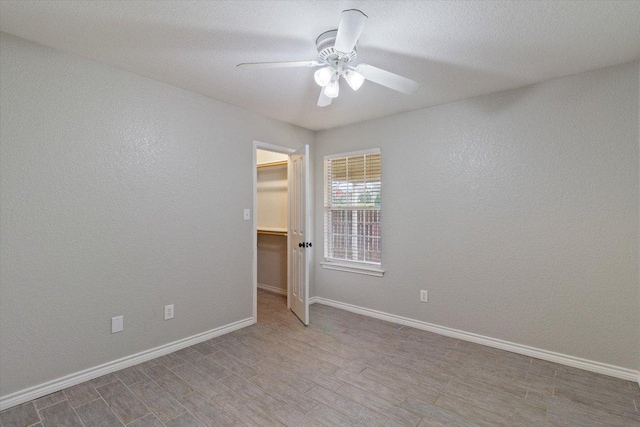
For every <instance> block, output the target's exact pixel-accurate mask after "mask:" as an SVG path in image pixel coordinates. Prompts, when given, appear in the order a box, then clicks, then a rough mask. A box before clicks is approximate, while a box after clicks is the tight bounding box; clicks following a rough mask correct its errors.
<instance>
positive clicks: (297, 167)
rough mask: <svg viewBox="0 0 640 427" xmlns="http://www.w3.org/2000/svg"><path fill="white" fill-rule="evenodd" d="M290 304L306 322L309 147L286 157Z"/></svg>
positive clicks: (307, 300)
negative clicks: (287, 171)
mask: <svg viewBox="0 0 640 427" xmlns="http://www.w3.org/2000/svg"><path fill="white" fill-rule="evenodd" d="M288 177H289V230H288V232H287V235H288V236H289V262H288V263H287V265H288V272H289V293H288V295H289V306H290V307H291V311H293V312H294V313H295V315H296V316H298V318H299V319H300V320H301V321H302V323H304V324H305V325H308V324H309V262H310V261H311V248H312V243H311V242H310V241H309V228H310V226H311V222H310V221H309V216H310V215H311V212H310V211H311V209H310V200H309V197H310V192H309V146H308V145H305V146H304V148H303V149H300V150H298V151H296V152H295V153H292V154H291V155H290V157H289V173H288Z"/></svg>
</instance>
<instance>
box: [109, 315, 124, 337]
mask: <svg viewBox="0 0 640 427" xmlns="http://www.w3.org/2000/svg"><path fill="white" fill-rule="evenodd" d="M123 329H124V316H117V317H112V318H111V333H112V334H115V333H117V332H122V330H123Z"/></svg>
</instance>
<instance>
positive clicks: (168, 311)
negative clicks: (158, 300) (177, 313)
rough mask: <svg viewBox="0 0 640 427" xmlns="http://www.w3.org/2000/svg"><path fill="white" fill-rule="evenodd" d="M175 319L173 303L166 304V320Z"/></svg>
mask: <svg viewBox="0 0 640 427" xmlns="http://www.w3.org/2000/svg"><path fill="white" fill-rule="evenodd" d="M169 319H173V304H170V305H165V306H164V320H169Z"/></svg>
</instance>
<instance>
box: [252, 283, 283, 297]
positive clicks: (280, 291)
mask: <svg viewBox="0 0 640 427" xmlns="http://www.w3.org/2000/svg"><path fill="white" fill-rule="evenodd" d="M258 288H259V289H264V290H265V291H267V292H273V293H274V294H278V295H284V296H285V297H286V296H287V290H286V289H282V288H278V287H276V286H271V285H265V284H264V283H260V282H258Z"/></svg>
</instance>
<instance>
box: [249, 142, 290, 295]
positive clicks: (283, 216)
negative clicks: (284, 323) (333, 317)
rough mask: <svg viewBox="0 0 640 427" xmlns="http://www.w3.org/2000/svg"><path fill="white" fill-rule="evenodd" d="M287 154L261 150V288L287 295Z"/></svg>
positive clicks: (259, 284)
mask: <svg viewBox="0 0 640 427" xmlns="http://www.w3.org/2000/svg"><path fill="white" fill-rule="evenodd" d="M288 159H289V156H288V155H287V154H282V153H276V152H272V151H266V150H257V153H256V160H257V162H256V163H257V165H256V167H257V169H258V170H257V206H256V208H257V217H256V218H257V225H258V260H257V261H258V288H260V289H264V290H266V291H270V292H274V293H277V294H280V295H287V185H288V182H287V162H288Z"/></svg>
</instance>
